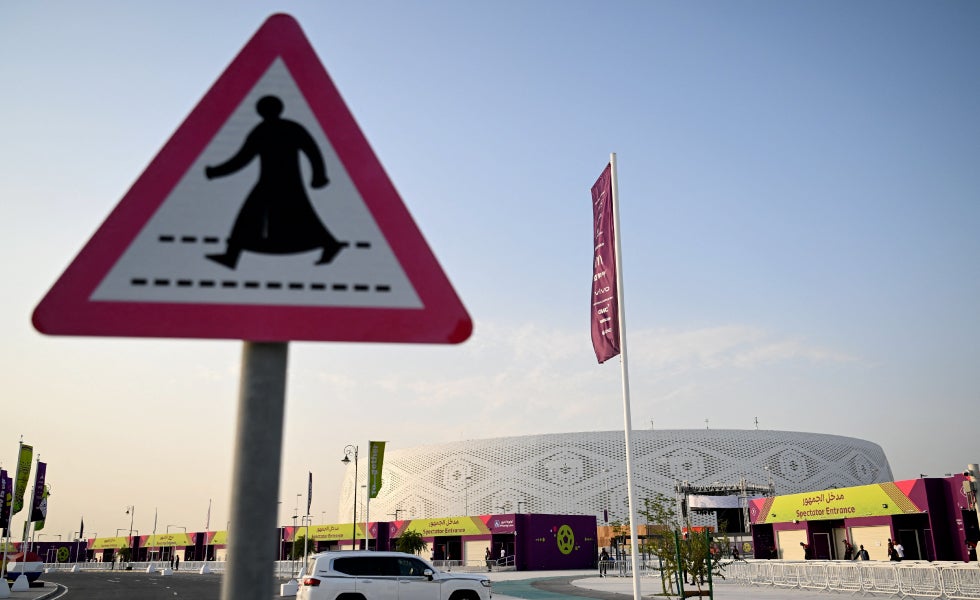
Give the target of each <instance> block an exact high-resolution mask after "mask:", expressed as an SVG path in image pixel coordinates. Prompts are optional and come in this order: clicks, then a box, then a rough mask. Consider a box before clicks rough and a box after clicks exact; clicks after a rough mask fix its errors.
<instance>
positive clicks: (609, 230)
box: [592, 163, 619, 363]
mask: <svg viewBox="0 0 980 600" xmlns="http://www.w3.org/2000/svg"><path fill="white" fill-rule="evenodd" d="M592 229H593V234H594V242H595V255H594V257H593V261H592V348H593V349H595V357H596V359H598V360H599V363H604V362H606V361H607V360H609V359H610V358H612V357H614V356H616V355H618V354H619V298H618V297H617V295H616V294H617V290H616V238H615V235H616V234H615V223H614V222H613V197H612V164H611V163H610V164H608V165H606V168H605V170H603V171H602V175H600V176H599V179H597V180H596V182H595V185H593V186H592Z"/></svg>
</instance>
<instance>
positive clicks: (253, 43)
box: [33, 14, 473, 343]
mask: <svg viewBox="0 0 980 600" xmlns="http://www.w3.org/2000/svg"><path fill="white" fill-rule="evenodd" d="M276 58H281V59H282V60H283V62H284V63H285V65H286V67H287V68H288V69H289V71H290V74H291V75H292V76H293V79H294V81H295V82H296V84H297V86H298V87H299V89H300V90H301V91H302V93H303V94H304V96H305V97H306V100H307V102H308V104H309V105H310V108H311V109H312V111H313V114H314V115H315V117H316V118H317V120H318V122H319V124H320V126H321V127H322V128H323V130H324V132H325V133H326V134H327V136H328V137H329V138H330V141H331V144H332V145H333V146H334V149H335V151H336V153H337V156H338V157H339V159H340V160H341V162H342V163H343V165H344V168H345V169H346V170H347V173H348V174H349V176H350V178H351V180H352V181H353V183H354V185H355V186H356V187H357V189H358V191H359V192H360V194H361V197H362V198H363V199H364V203H365V205H366V206H367V208H368V210H369V211H370V212H371V215H372V216H373V217H374V219H375V222H376V223H377V225H378V228H379V229H380V231H381V233H382V234H383V235H384V236H385V237H386V239H387V241H388V244H389V246H390V247H391V250H392V252H393V253H394V256H395V257H396V258H397V259H398V261H399V264H400V265H401V267H402V269H403V270H404V272H405V274H406V276H407V277H408V279H409V281H411V283H412V285H413V286H414V287H415V290H416V292H417V294H418V295H419V299H420V300H421V302H422V305H423V308H421V309H391V308H350V307H307V306H279V305H274V306H256V305H243V304H179V303H160V302H152V303H150V302H92V301H90V300H89V298H90V297H91V295H92V292H93V291H94V290H95V288H96V287H97V286H98V285H99V283H100V282H101V281H102V279H103V278H104V277H105V275H106V274H107V273H108V272H109V271H110V270H111V269H112V268H113V267H114V266H115V264H116V262H117V261H118V260H119V258H120V256H122V254H123V253H124V252H125V250H126V249H127V248H128V247H129V245H130V243H131V242H132V241H133V240H134V239H135V238H136V237H137V236H138V235H139V233H140V232H141V231H142V229H143V227H144V226H145V225H146V224H147V222H148V221H149V220H150V218H151V217H152V216H153V215H154V214H155V213H156V211H157V210H158V209H159V208H160V206H161V205H162V204H163V202H164V201H165V200H166V199H167V196H168V195H169V194H170V192H171V191H172V190H173V188H174V187H175V186H176V185H177V183H178V182H179V181H180V179H181V178H182V177H183V176H184V174H185V173H186V172H187V171H188V170H189V169H190V168H191V166H192V164H193V163H194V161H195V160H196V158H197V157H198V156H199V155H200V154H201V152H203V150H204V149H205V147H206V146H207V145H208V144H209V143H210V141H211V140H212V139H213V138H214V137H215V136H216V135H217V133H218V131H219V130H220V129H221V127H222V126H223V125H224V123H225V122H226V121H227V120H228V119H229V118H230V117H231V114H232V113H233V112H234V110H235V109H236V108H237V107H238V106H239V105H240V104H241V102H242V101H243V100H244V98H245V96H246V95H247V94H248V93H249V92H250V91H251V90H252V89H253V87H254V86H255V85H256V83H257V82H258V80H259V78H260V77H261V76H262V75H263V74H264V73H265V72H266V70H267V69H268V68H269V66H270V65H271V63H272V62H273V61H274V60H275V59H276ZM33 323H34V327H35V328H37V330H38V331H40V332H42V333H47V334H57V335H94V336H131V337H177V338H208V339H214V338H219V339H220V338H224V339H242V340H250V341H270V342H271V341H289V340H310V341H344V342H422V343H459V342H462V341H464V340H466V339H467V338H468V337H469V336H470V333H471V332H472V329H473V324H472V321H471V319H470V316H469V314H468V313H467V312H466V309H465V308H464V307H463V304H462V302H461V301H460V299H459V297H458V296H457V295H456V292H455V290H454V289H453V287H452V284H451V283H450V282H449V280H448V278H447V277H446V275H445V273H444V272H443V270H442V267H440V265H439V263H438V261H437V260H436V258H435V256H434V255H433V254H432V251H431V250H430V249H429V246H428V244H427V243H426V242H425V239H424V238H423V236H422V233H421V232H420V231H419V229H418V227H417V226H416V225H415V221H414V220H413V219H412V217H411V214H409V212H408V209H407V208H406V207H405V204H404V203H403V202H402V200H401V198H400V197H399V195H398V192H397V191H396V190H395V188H394V186H393V185H392V183H391V181H390V179H389V178H388V175H387V174H386V173H385V171H384V168H383V167H382V166H381V164H380V163H379V162H378V159H377V157H376V156H375V154H374V151H373V150H372V149H371V147H370V145H369V144H368V142H367V140H366V139H365V138H364V134H363V133H362V132H361V130H360V127H358V125H357V123H356V121H355V120H354V117H353V115H351V113H350V111H349V110H348V108H347V105H346V104H345V103H344V101H343V99H342V98H341V96H340V93H339V92H338V91H337V88H336V87H335V86H334V84H333V81H332V80H331V79H330V76H329V74H327V71H326V69H325V68H324V66H323V64H322V63H321V62H320V60H319V59H318V58H317V56H316V52H315V51H314V49H313V47H312V46H311V45H310V43H309V40H307V38H306V36H305V35H304V34H303V31H302V29H301V28H300V26H299V23H297V22H296V20H295V19H293V18H292V17H291V16H289V15H285V14H276V15H273V16H271V17H269V18H268V19H267V20H266V21H265V23H263V24H262V26H261V27H260V28H259V30H258V31H257V32H256V33H255V35H254V36H253V37H252V39H250V40H249V41H248V43H247V44H246V45H245V47H244V48H242V50H241V52H240V53H239V54H238V56H236V57H235V59H234V60H233V61H232V62H231V64H230V65H229V66H228V68H227V69H225V71H224V73H222V74H221V76H220V77H219V78H218V80H217V81H216V82H215V83H214V85H213V86H212V87H211V89H210V90H208V92H207V94H205V96H204V98H203V99H202V100H201V101H200V102H199V103H198V105H197V106H196V107H195V108H194V110H193V111H191V113H190V115H188V117H187V118H186V119H185V120H184V122H183V123H182V124H181V125H180V127H179V128H178V129H177V131H176V132H175V133H174V134H173V136H172V137H171V138H170V140H169V141H168V142H167V143H166V145H164V147H163V148H162V149H161V151H160V152H159V154H157V156H156V158H154V159H153V161H152V162H151V163H150V165H149V166H148V167H147V168H146V170H145V171H144V172H143V174H142V175H141V176H140V178H139V179H138V180H137V181H136V183H134V184H133V186H132V188H130V190H129V191H128V192H127V193H126V195H125V196H124V197H123V199H122V200H121V201H120V202H119V204H118V205H117V206H116V208H115V209H114V210H113V211H112V213H111V214H110V215H109V216H108V217H107V218H106V220H105V222H104V223H103V224H102V226H101V227H99V229H98V230H97V231H96V232H95V234H94V235H93V236H92V238H91V239H90V240H89V241H88V243H87V244H86V245H85V247H84V248H83V249H82V250H81V252H79V254H78V256H77V257H76V258H75V260H74V261H73V262H72V263H71V265H69V267H68V268H67V269H66V270H65V272H64V274H63V275H62V276H61V278H59V279H58V281H57V282H56V283H55V285H54V286H53V287H52V288H51V290H50V291H49V292H48V294H47V295H46V296H45V297H44V299H43V300H42V301H41V303H40V304H39V305H38V307H37V308H36V309H35V311H34V315H33Z"/></svg>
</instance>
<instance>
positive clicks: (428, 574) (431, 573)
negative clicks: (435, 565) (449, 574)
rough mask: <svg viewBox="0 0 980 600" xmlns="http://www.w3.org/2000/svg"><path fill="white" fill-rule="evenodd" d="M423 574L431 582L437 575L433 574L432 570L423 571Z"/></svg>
mask: <svg viewBox="0 0 980 600" xmlns="http://www.w3.org/2000/svg"><path fill="white" fill-rule="evenodd" d="M422 574H423V575H425V577H426V578H427V579H428V580H429V581H432V577H433V575H435V573H433V572H432V569H426V570H424V571H422Z"/></svg>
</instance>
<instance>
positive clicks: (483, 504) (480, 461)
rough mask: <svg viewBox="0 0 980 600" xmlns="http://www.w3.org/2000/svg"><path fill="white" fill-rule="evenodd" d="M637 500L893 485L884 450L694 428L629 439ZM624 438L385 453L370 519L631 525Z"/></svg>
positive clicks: (347, 510) (505, 441)
mask: <svg viewBox="0 0 980 600" xmlns="http://www.w3.org/2000/svg"><path fill="white" fill-rule="evenodd" d="M630 440H631V443H632V446H633V456H634V462H633V471H634V485H635V489H636V497H637V499H638V500H639V501H642V499H643V498H650V497H652V496H653V494H655V493H657V492H659V493H662V494H665V495H667V496H671V497H676V493H677V492H676V490H677V489H678V488H680V487H685V488H688V489H699V488H704V489H707V488H710V487H712V486H716V487H717V488H719V489H722V488H726V487H727V488H737V487H739V486H741V488H742V489H745V488H746V487H747V484H748V487H755V488H756V489H758V488H759V487H765V488H766V489H768V490H769V491H770V494H772V493H775V494H792V493H799V492H807V491H811V490H822V489H829V488H841V487H849V486H857V485H866V484H872V483H882V482H887V481H891V480H892V472H891V468H890V467H889V465H888V460H887V459H886V458H885V454H884V452H883V451H882V449H881V447H880V446H878V445H877V444H874V443H871V442H868V441H865V440H861V439H857V438H851V437H843V436H836V435H827V434H819V433H805V432H794V431H769V430H734V429H696V430H695V429H688V430H680V429H678V430H635V431H633V432H632V433H631V438H630ZM624 448H625V446H624V435H623V432H622V431H596V432H579V433H560V434H546V435H530V436H518V437H504V438H492V439H483V440H471V441H464V442H453V443H447V444H438V445H426V446H418V447H415V448H405V449H396V448H391V447H390V446H389V447H388V448H387V450H386V452H385V457H384V469H383V473H382V486H381V490H380V492H379V494H378V496H377V498H374V499H372V500H371V504H370V511H371V517H372V520H374V519H378V520H385V519H387V518H389V517H395V519H396V520H397V519H399V518H401V519H425V518H435V517H444V516H451V515H483V514H500V513H537V514H580V515H594V516H596V517H597V521H598V522H600V523H602V522H603V521H609V522H612V521H617V520H618V521H626V520H627V517H628V508H627V502H626V496H627V492H626V490H627V487H626V467H625V449H624ZM366 471H367V469H366V468H362V469H360V471H359V472H358V482H357V483H356V484H355V482H354V465H353V464H351V465H349V466H348V471H347V473H346V474H345V479H344V485H343V488H342V489H341V497H340V503H339V508H338V515H337V518H338V522H341V523H344V522H350V515H351V511H352V508H353V505H352V503H353V501H354V491H355V485H357V486H358V487H357V488H356V489H357V490H358V491H359V492H360V493H359V494H358V504H359V506H358V511H359V513H360V510H361V508H362V507H361V506H360V505H361V504H363V502H364V500H363V490H362V489H361V487H363V486H364V485H365V484H366V478H367V473H366Z"/></svg>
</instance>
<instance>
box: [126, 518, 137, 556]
mask: <svg viewBox="0 0 980 600" xmlns="http://www.w3.org/2000/svg"><path fill="white" fill-rule="evenodd" d="M126 514H127V515H129V560H133V558H135V557H134V555H135V554H136V553H135V552H133V517H135V516H136V506H133V505H130V506H127V507H126Z"/></svg>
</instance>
